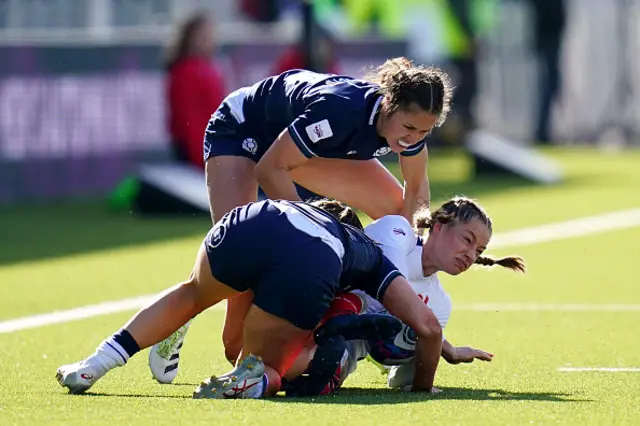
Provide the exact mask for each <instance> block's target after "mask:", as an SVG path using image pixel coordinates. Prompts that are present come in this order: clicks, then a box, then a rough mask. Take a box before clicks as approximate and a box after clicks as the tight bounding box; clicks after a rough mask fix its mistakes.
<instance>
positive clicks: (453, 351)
mask: <svg viewBox="0 0 640 426" xmlns="http://www.w3.org/2000/svg"><path fill="white" fill-rule="evenodd" d="M442 358H444V359H445V361H447V362H448V363H449V364H460V363H462V362H464V363H470V362H473V361H474V360H476V359H479V360H481V361H491V360H492V359H493V354H492V353H490V352H485V351H481V350H480V349H474V348H470V347H468V346H459V347H456V346H453V345H452V344H451V343H449V341H447V340H445V341H444V342H442Z"/></svg>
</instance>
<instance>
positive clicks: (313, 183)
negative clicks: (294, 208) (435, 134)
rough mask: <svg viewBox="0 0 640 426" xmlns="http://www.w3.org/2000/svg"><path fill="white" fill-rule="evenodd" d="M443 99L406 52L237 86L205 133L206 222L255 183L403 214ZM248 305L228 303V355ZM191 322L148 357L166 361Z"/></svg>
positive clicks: (420, 180) (445, 83) (421, 194)
mask: <svg viewBox="0 0 640 426" xmlns="http://www.w3.org/2000/svg"><path fill="white" fill-rule="evenodd" d="M451 97H452V89H451V86H450V84H449V79H448V76H447V75H446V74H445V73H444V72H442V71H441V70H439V69H437V68H433V67H421V66H414V64H413V63H411V62H410V61H409V60H407V59H406V58H395V59H391V60H388V61H386V62H385V63H384V64H383V65H381V66H380V67H378V68H377V69H376V70H375V71H373V72H372V73H370V74H369V75H367V76H365V78H364V79H355V78H352V77H348V76H340V75H333V74H319V73H314V72H310V71H305V70H291V71H287V72H285V73H283V74H280V75H277V76H273V77H269V78H266V79H264V80H261V81H259V82H257V83H256V84H254V85H253V86H250V87H245V88H241V89H238V90H236V91H235V92H233V93H231V94H230V95H229V96H228V97H227V98H226V99H225V100H224V102H223V103H222V104H221V105H220V107H219V108H218V110H217V111H216V112H215V113H214V114H213V115H212V117H211V120H210V121H209V125H208V127H207V129H206V133H205V138H204V159H205V173H206V182H207V190H208V195H209V205H210V209H211V215H212V218H213V221H214V222H215V221H217V220H219V219H220V218H221V217H222V216H223V215H224V214H225V213H227V212H228V211H230V210H231V209H232V208H234V207H236V206H239V205H244V204H246V203H249V202H252V201H255V200H256V197H257V188H258V185H260V186H261V187H262V189H263V190H264V192H265V194H266V195H267V197H268V198H271V199H284V200H293V201H295V200H300V198H299V197H298V193H297V191H296V188H295V185H294V181H295V182H297V183H298V184H300V185H301V186H303V187H304V188H306V189H308V190H310V191H312V192H313V193H315V194H319V195H320V196H323V197H327V198H331V199H336V200H339V201H342V202H344V203H346V204H348V205H350V206H352V207H354V208H356V209H359V210H361V211H362V212H364V213H365V214H367V215H368V216H370V217H371V218H372V219H374V220H375V219H378V218H380V217H382V216H385V215H390V214H399V215H402V216H404V217H406V218H407V219H409V220H411V217H412V215H413V213H414V212H416V211H417V210H418V209H419V208H421V207H428V204H429V200H430V191H429V181H428V179H427V174H426V168H427V149H426V142H425V138H426V136H427V135H428V134H429V132H430V131H431V130H432V129H433V128H434V127H436V126H439V125H441V124H442V123H443V122H444V120H445V119H446V116H447V113H448V112H449V109H450V104H451ZM389 152H395V153H398V154H399V162H400V169H401V171H402V177H403V180H404V184H403V185H402V184H400V182H398V180H397V179H396V178H395V177H394V176H393V175H392V174H391V173H390V172H389V171H388V170H387V169H386V168H385V167H384V166H383V165H382V164H381V163H380V162H379V161H378V160H377V159H376V157H378V156H382V155H384V154H387V153H389ZM250 305H251V297H250V294H245V295H240V296H238V297H234V298H233V299H230V300H229V301H228V302H227V309H226V314H225V326H224V329H223V333H222V340H223V344H224V346H225V353H226V356H227V359H228V360H229V361H230V362H231V363H235V361H236V359H237V357H238V354H239V351H240V347H241V341H242V336H241V334H239V332H238V330H241V328H242V327H237V326H236V325H238V324H241V323H242V321H243V319H244V317H245V316H246V313H247V310H248V309H249V306H250ZM189 324H190V323H187V324H186V325H185V326H184V327H182V328H181V329H180V330H178V332H176V334H174V335H172V336H170V337H169V338H168V340H166V341H164V342H162V344H160V345H158V346H156V347H155V348H153V349H152V351H151V354H150V357H151V358H153V357H156V356H157V357H160V358H163V357H164V358H166V357H168V358H167V361H169V358H171V356H172V355H171V353H172V352H174V351H175V349H176V348H177V347H178V346H179V345H181V344H182V342H183V339H184V336H185V333H186V331H187V329H188V327H189ZM158 351H159V352H158ZM173 361H174V362H173V363H172V365H177V360H173ZM150 363H153V360H152V359H150ZM172 365H166V366H165V367H162V369H163V370H164V368H169V367H171V366H172ZM176 373H177V371H176ZM154 376H155V377H156V378H159V377H158V376H157V375H156V374H155V373H154ZM162 380H164V379H162Z"/></svg>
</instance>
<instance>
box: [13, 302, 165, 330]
mask: <svg viewBox="0 0 640 426" xmlns="http://www.w3.org/2000/svg"><path fill="white" fill-rule="evenodd" d="M155 296H157V295H147V296H139V297H133V298H131V299H124V300H116V301H112V302H103V303H98V304H97V305H88V306H81V307H79V308H73V309H68V310H65V311H54V312H49V313H47V314H40V315H31V316H28V317H22V318H16V319H13V320H8V321H2V322H0V334H2V333H12V332H14V331H19V330H25V329H28V328H36V327H42V326H44V325H50V324H60V323H63V322H69V321H77V320H80V319H85V318H92V317H97V316H100V315H108V314H115V313H118V312H124V311H132V310H136V309H140V308H141V307H143V306H145V305H147V304H148V303H149V302H150V301H151V300H153V298H154V297H155Z"/></svg>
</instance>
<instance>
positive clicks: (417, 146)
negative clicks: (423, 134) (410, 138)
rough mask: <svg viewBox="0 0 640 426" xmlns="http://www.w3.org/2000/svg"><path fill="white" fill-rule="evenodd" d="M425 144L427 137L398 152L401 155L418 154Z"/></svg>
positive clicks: (410, 155) (411, 155)
mask: <svg viewBox="0 0 640 426" xmlns="http://www.w3.org/2000/svg"><path fill="white" fill-rule="evenodd" d="M426 145H427V139H426V138H425V139H423V140H421V141H420V142H418V143H416V144H413V145H411V146H410V147H409V148H407V149H405V150H404V151H402V152H401V153H400V155H402V156H403V157H413V156H414V155H417V154H419V153H420V152H421V151H422V150H423V149H424V147H425V146H426Z"/></svg>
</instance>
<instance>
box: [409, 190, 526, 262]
mask: <svg viewBox="0 0 640 426" xmlns="http://www.w3.org/2000/svg"><path fill="white" fill-rule="evenodd" d="M474 219H477V220H479V221H481V222H483V223H484V224H485V225H487V227H488V228H489V232H493V228H492V224H491V218H490V217H489V215H488V214H487V212H485V211H484V209H483V208H482V207H480V205H478V203H476V202H475V201H474V200H472V199H470V198H466V197H454V198H452V199H450V200H449V201H447V202H446V203H444V204H443V205H442V206H440V208H439V209H438V210H436V211H435V212H434V213H433V214H431V212H429V210H428V209H426V208H425V209H423V210H421V211H419V212H417V213H416V214H415V215H414V217H413V220H414V223H415V227H416V228H417V229H418V231H419V232H420V231H422V230H424V229H431V228H433V226H434V225H435V224H436V223H440V224H442V225H446V224H450V223H454V222H458V223H468V222H469V221H471V220H474ZM475 263H477V264H478V265H482V266H493V265H500V266H502V267H504V268H507V269H511V270H512V271H519V272H524V271H525V264H524V260H522V258H521V257H519V256H507V257H503V258H501V259H494V258H492V257H489V256H478V258H477V259H476V261H475Z"/></svg>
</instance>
